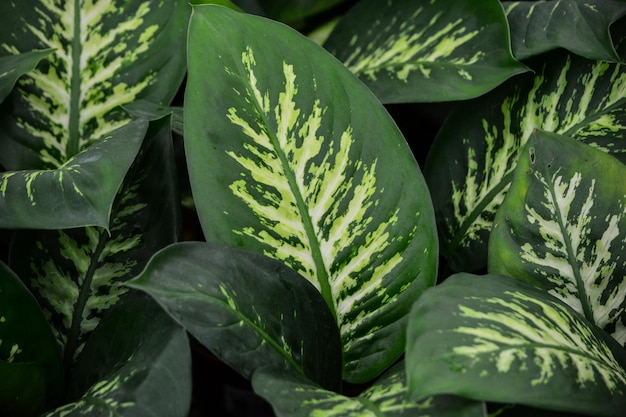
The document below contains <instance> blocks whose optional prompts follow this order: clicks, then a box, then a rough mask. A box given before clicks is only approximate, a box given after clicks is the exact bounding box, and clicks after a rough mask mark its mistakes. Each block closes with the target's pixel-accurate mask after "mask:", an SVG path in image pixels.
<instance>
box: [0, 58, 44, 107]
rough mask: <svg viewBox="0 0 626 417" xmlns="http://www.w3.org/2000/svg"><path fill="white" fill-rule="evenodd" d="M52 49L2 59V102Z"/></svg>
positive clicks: (0, 91)
mask: <svg viewBox="0 0 626 417" xmlns="http://www.w3.org/2000/svg"><path fill="white" fill-rule="evenodd" d="M51 52H52V50H51V49H46V50H43V51H30V52H26V53H23V54H19V55H8V56H1V57H0V102H2V100H4V98H5V97H6V96H7V95H9V93H10V92H11V90H12V89H13V86H14V85H15V82H16V81H17V79H18V78H20V77H21V76H22V75H24V74H26V73H27V72H29V71H32V70H33V69H35V66H37V63H38V62H39V61H40V60H41V59H43V58H45V57H46V56H48V55H50V53H51Z"/></svg>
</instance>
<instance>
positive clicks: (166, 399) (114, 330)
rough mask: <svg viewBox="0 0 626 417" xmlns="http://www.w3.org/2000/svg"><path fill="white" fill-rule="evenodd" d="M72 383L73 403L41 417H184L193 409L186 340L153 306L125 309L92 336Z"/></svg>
mask: <svg viewBox="0 0 626 417" xmlns="http://www.w3.org/2000/svg"><path fill="white" fill-rule="evenodd" d="M72 383H73V385H72V386H71V390H72V394H73V395H74V396H75V397H76V399H75V400H74V402H71V403H68V404H66V405H63V406H61V407H59V408H57V409H56V410H53V411H51V412H49V413H47V414H45V417H69V416H85V415H88V416H90V417H112V416H120V417H122V416H124V417H154V416H167V417H185V416H187V413H188V412H189V407H190V403H191V352H190V349H189V340H188V339H187V335H186V333H185V331H184V330H183V328H182V327H180V326H179V325H178V324H177V323H176V322H174V321H173V320H172V319H171V318H170V317H169V316H168V315H167V314H165V312H164V311H163V310H162V309H161V308H160V307H159V306H158V305H156V303H154V302H153V301H152V300H149V299H139V300H134V301H131V302H128V303H125V304H123V305H122V306H120V307H118V308H115V309H114V310H112V311H111V312H110V314H109V315H108V316H107V317H106V318H105V319H104V320H103V321H102V323H101V324H100V325H99V326H98V328H97V329H96V330H95V331H94V332H93V334H92V337H91V338H90V339H89V343H87V345H86V346H85V350H84V353H83V355H82V356H81V358H80V361H79V362H78V364H77V366H76V370H75V372H74V375H73V378H72Z"/></svg>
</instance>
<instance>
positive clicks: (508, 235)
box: [489, 133, 626, 344]
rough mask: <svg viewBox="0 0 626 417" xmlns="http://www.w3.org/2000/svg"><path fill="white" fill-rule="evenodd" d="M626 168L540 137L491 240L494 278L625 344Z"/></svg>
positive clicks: (528, 151)
mask: <svg viewBox="0 0 626 417" xmlns="http://www.w3.org/2000/svg"><path fill="white" fill-rule="evenodd" d="M623 178H626V167H624V165H623V164H622V163H620V162H619V161H617V160H616V159H615V158H613V157H611V156H609V155H607V154H606V153H604V152H601V151H598V150H596V149H593V148H591V147H590V146H587V145H584V144H581V143H578V142H576V141H574V140H572V139H571V138H566V137H559V136H557V135H554V134H545V133H536V134H535V135H533V137H532V138H531V139H530V140H529V142H528V144H527V145H526V148H525V150H524V152H523V153H522V155H521V156H520V159H519V161H518V168H517V170H516V173H515V176H514V180H513V183H512V185H511V189H510V190H509V192H508V193H507V197H506V198H505V200H504V202H503V204H502V206H501V207H500V210H499V211H498V214H497V215H496V219H495V226H494V228H493V231H492V233H491V236H490V238H489V271H490V272H491V273H501V274H506V275H511V276H514V277H517V278H522V279H524V280H526V281H528V282H530V283H532V284H534V285H536V286H538V287H540V288H543V289H546V290H548V292H549V293H550V294H552V295H553V296H555V297H557V298H559V299H561V300H563V301H564V302H566V303H567V304H569V305H570V307H572V308H573V309H575V310H576V311H578V312H579V313H580V314H581V315H583V316H585V317H586V318H587V320H589V321H590V322H592V323H594V324H596V325H597V326H598V327H601V328H603V329H605V330H607V331H608V332H609V333H611V334H612V335H613V337H614V338H615V339H616V340H617V341H618V342H620V343H621V344H624V343H626V299H625V298H626V259H624V257H625V254H626V184H624V182H623V181H622V179H623Z"/></svg>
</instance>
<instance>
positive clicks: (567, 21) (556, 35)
mask: <svg viewBox="0 0 626 417" xmlns="http://www.w3.org/2000/svg"><path fill="white" fill-rule="evenodd" d="M503 6H504V10H505V13H506V16H507V20H508V21H509V24H510V26H511V43H512V47H513V54H514V55H515V57H516V58H518V59H527V58H529V57H531V56H533V55H538V54H540V53H543V52H546V51H549V50H551V49H556V48H559V47H562V48H566V49H568V50H569V51H572V52H574V53H575V54H578V55H581V56H584V57H585V58H588V59H597V60H604V61H612V62H619V61H622V58H620V57H619V55H618V54H617V52H616V51H615V48H614V46H613V41H612V40H611V34H610V32H609V26H610V25H611V24H612V23H613V22H615V21H617V20H618V19H619V18H620V17H622V16H624V15H626V3H624V2H621V1H611V0H557V1H533V2H529V1H513V2H504V3H503Z"/></svg>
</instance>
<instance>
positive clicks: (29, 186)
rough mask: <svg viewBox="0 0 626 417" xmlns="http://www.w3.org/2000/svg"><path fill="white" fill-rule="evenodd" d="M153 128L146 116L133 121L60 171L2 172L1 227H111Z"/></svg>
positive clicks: (83, 152) (60, 168)
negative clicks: (129, 173) (123, 187)
mask: <svg viewBox="0 0 626 417" xmlns="http://www.w3.org/2000/svg"><path fill="white" fill-rule="evenodd" d="M147 128H148V123H147V122H146V121H145V120H144V121H141V120H140V121H135V122H132V123H129V124H127V125H126V126H123V127H121V128H119V129H118V130H115V131H113V132H111V133H110V134H109V135H107V136H105V137H104V138H102V139H101V140H99V141H97V142H95V143H93V144H92V145H91V146H89V147H88V148H87V149H85V150H84V151H82V152H80V153H78V154H77V155H75V156H74V157H72V158H70V159H69V160H68V161H67V162H66V163H65V164H63V165H61V166H60V167H58V168H56V169H50V170H22V171H9V172H3V173H1V174H0V227H2V228H7V229H21V228H28V229H65V228H73V227H81V226H99V227H103V228H109V220H110V216H111V210H112V206H113V202H114V200H115V197H116V195H117V193H118V190H119V188H120V186H121V184H122V182H123V180H124V176H125V175H126V172H127V171H128V169H129V168H130V166H131V164H132V163H133V161H134V160H135V157H136V156H137V152H138V151H139V149H140V147H141V143H142V141H143V138H144V136H145V135H146V132H147Z"/></svg>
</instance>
